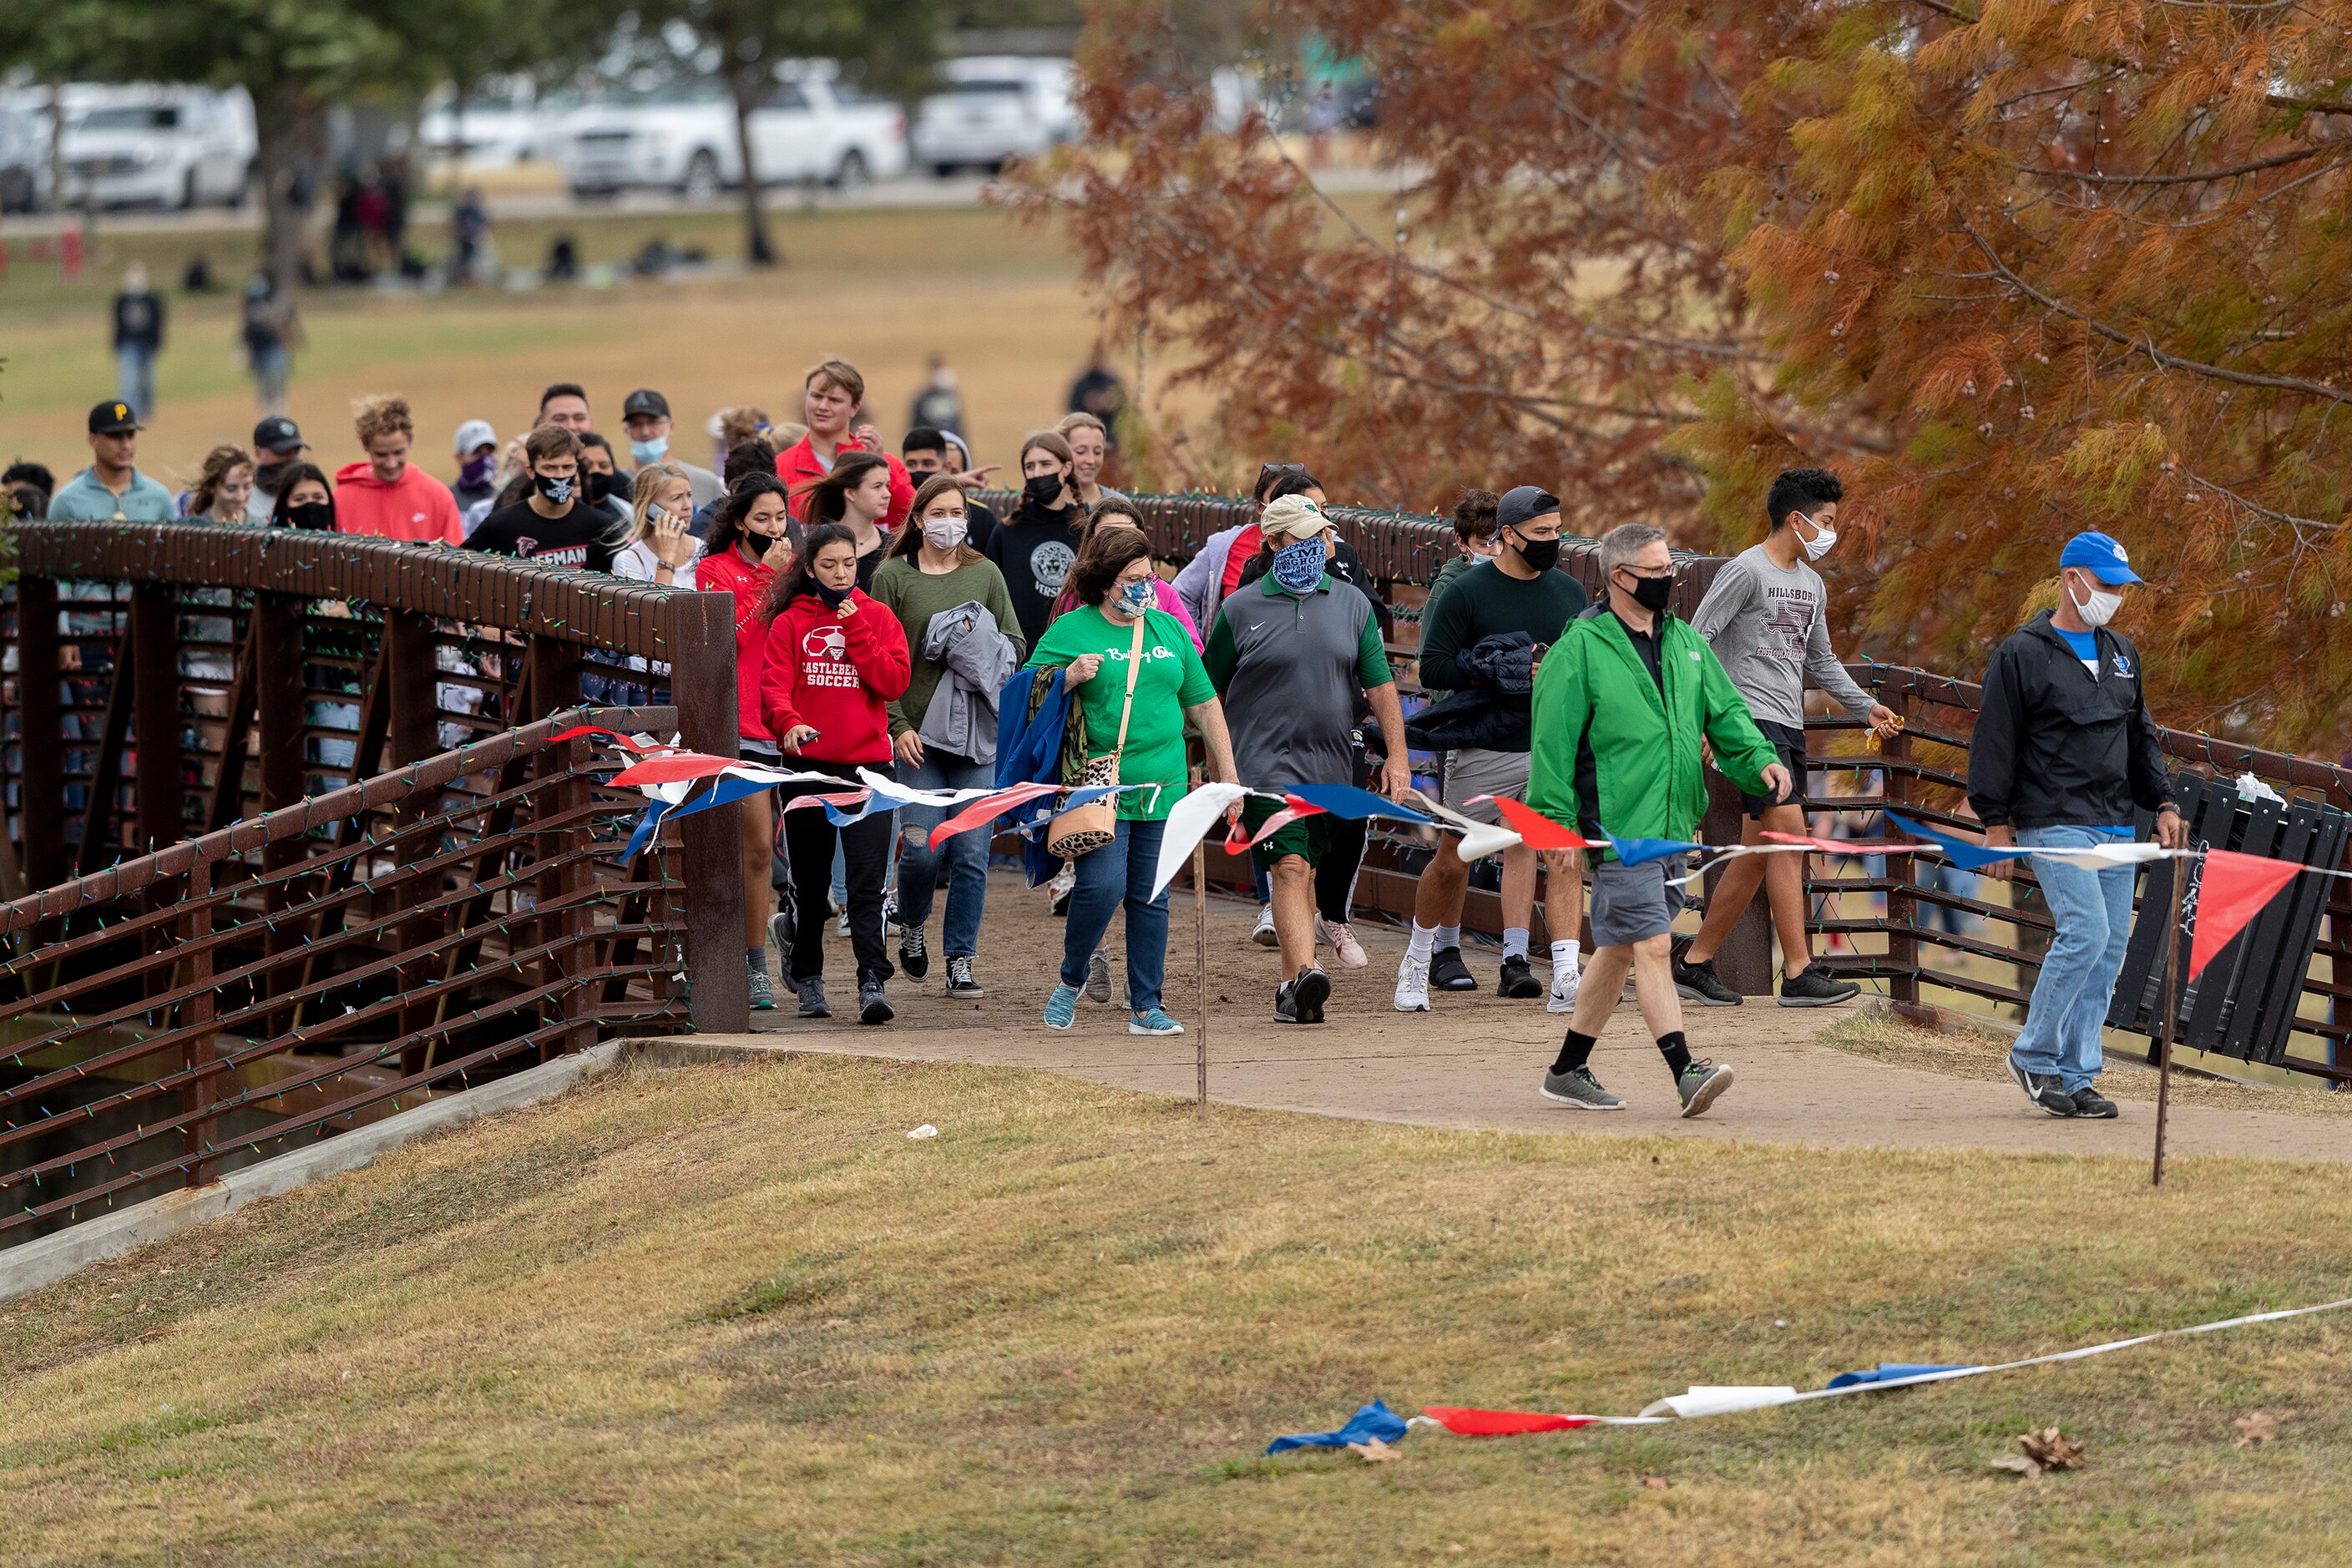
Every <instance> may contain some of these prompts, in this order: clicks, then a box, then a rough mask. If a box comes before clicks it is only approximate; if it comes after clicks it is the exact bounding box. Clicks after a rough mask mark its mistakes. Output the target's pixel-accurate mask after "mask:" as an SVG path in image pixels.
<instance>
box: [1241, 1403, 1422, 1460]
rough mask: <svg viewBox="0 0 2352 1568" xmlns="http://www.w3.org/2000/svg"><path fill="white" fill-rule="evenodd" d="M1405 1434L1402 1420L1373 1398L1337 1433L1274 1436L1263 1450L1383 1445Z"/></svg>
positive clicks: (1277, 1452)
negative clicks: (1374, 1442) (1364, 1444)
mask: <svg viewBox="0 0 2352 1568" xmlns="http://www.w3.org/2000/svg"><path fill="white" fill-rule="evenodd" d="M1404 1434H1405V1424H1404V1417H1403V1416H1402V1415H1398V1414H1397V1413H1396V1412H1395V1411H1393V1410H1391V1409H1390V1408H1389V1407H1388V1406H1387V1405H1383V1404H1381V1402H1380V1401H1379V1400H1377V1399H1375V1400H1373V1401H1372V1402H1371V1403H1370V1405H1365V1406H1364V1407H1363V1408H1362V1409H1360V1410H1359V1411H1357V1412H1356V1413H1355V1414H1354V1415H1350V1416H1349V1417H1348V1424H1347V1425H1346V1426H1342V1427H1340V1428H1339V1430H1338V1431H1337V1432H1301V1433H1298V1434H1297V1436H1289V1437H1276V1439H1275V1440H1274V1441H1273V1442H1271V1443H1268V1444H1267V1445H1266V1446H1265V1451H1266V1452H1267V1453H1269V1454H1286V1453H1288V1452H1289V1451H1290V1450H1291V1449H1293V1448H1344V1447H1347V1446H1348V1445H1349V1444H1350V1443H1369V1442H1370V1441H1371V1440H1372V1439H1373V1438H1375V1437H1378V1438H1379V1439H1380V1440H1381V1442H1383V1443H1393V1442H1396V1441H1397V1440H1398V1439H1400V1438H1402V1436H1404Z"/></svg>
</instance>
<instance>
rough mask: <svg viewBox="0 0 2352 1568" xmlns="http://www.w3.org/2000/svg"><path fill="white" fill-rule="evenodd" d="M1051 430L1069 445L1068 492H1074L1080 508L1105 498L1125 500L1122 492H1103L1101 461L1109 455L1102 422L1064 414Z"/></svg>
mask: <svg viewBox="0 0 2352 1568" xmlns="http://www.w3.org/2000/svg"><path fill="white" fill-rule="evenodd" d="M1054 428H1055V431H1056V432H1057V433H1059V434H1060V436H1061V437H1062V439H1063V440H1065V441H1067V442H1068V443H1069V444H1070V461H1071V467H1072V469H1073V482H1072V484H1071V487H1070V488H1071V489H1074V490H1076V492H1077V496H1078V502H1079V504H1080V505H1082V506H1092V505H1094V504H1095V503H1096V502H1097V501H1099V500H1102V499H1103V497H1105V496H1118V498H1119V499H1120V500H1126V499H1127V496H1126V494H1125V492H1124V491H1120V490H1113V489H1104V488H1103V485H1102V482H1101V480H1102V469H1103V459H1104V458H1106V457H1108V456H1109V454H1110V432H1109V430H1108V428H1107V427H1105V426H1104V425H1103V422H1102V421H1101V420H1099V419H1097V418H1096V417H1095V416H1093V415H1091V414H1067V415H1064V416H1062V421H1061V423H1060V424H1058V425H1056V426H1054Z"/></svg>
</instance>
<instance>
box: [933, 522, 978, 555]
mask: <svg viewBox="0 0 2352 1568" xmlns="http://www.w3.org/2000/svg"><path fill="white" fill-rule="evenodd" d="M970 528H971V524H970V523H968V522H966V521H964V520H963V519H962V518H960V517H927V518H925V519H924V520H923V541H924V542H925V543H927V544H929V546H930V547H931V548H932V549H934V550H953V549H954V548H955V547H956V546H957V545H959V544H961V543H962V542H963V536H964V534H965V532H966V531H969V529H970Z"/></svg>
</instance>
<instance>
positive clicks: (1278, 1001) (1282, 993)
mask: <svg viewBox="0 0 2352 1568" xmlns="http://www.w3.org/2000/svg"><path fill="white" fill-rule="evenodd" d="M1274 1021H1275V1022H1276V1023H1277V1024H1296V1023H1297V1022H1298V986H1297V983H1296V982H1293V981H1288V980H1286V981H1284V982H1283V983H1282V984H1279V985H1277V986H1276V987H1275V988H1274Z"/></svg>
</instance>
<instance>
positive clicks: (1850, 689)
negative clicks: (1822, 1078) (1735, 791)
mask: <svg viewBox="0 0 2352 1568" xmlns="http://www.w3.org/2000/svg"><path fill="white" fill-rule="evenodd" d="M1844 494H1845V487H1844V486H1843V485H1841V484H1840V483H1839V482H1838V479H1837V476H1836V475H1835V474H1832V473H1831V472H1829V471H1828V470H1827V469H1825V468H1791V469H1790V470H1789V471H1788V472H1786V473H1784V474H1782V475H1780V478H1778V479H1774V480H1773V481H1772V489H1771V490H1770V492H1769V494H1768V495H1767V497H1766V498H1765V502H1764V510H1765V513H1766V515H1767V516H1768V518H1769V520H1770V522H1771V531H1770V532H1769V534H1767V535H1766V537H1765V540H1764V542H1763V543H1761V544H1759V545H1756V546H1754V547H1753V548H1751V549H1748V550H1744V551H1741V552H1739V553H1738V555H1736V556H1734V557H1733V558H1732V559H1731V561H1730V562H1729V563H1727V564H1726V565H1725V566H1724V568H1723V570H1722V571H1721V572H1719V573H1717V574H1716V579H1715V581H1714V583H1713V584H1709V586H1708V588H1707V591H1706V597H1705V598H1704V599H1702V600H1700V601H1699V606H1698V610H1697V612H1696V614H1694V615H1693V616H1691V626H1692V629H1694V630H1695V631H1696V632H1697V633H1698V635H1699V636H1701V637H1705V638H1706V640H1707V643H1708V646H1709V647H1712V648H1713V649H1714V650H1715V657H1716V658H1717V659H1718V660H1720V661H1721V662H1722V665H1723V668H1724V670H1725V672H1726V673H1727V674H1728V675H1729V676H1730V677H1731V684H1732V685H1733V686H1734V687H1735V688H1737V689H1738V692H1739V695H1740V697H1741V699H1742V700H1745V701H1746V702H1747V704H1748V712H1749V713H1750V714H1752V715H1753V716H1754V717H1755V720H1756V727H1757V728H1758V729H1759V730H1761V731H1764V738H1765V739H1766V740H1768V741H1769V742H1772V749H1773V750H1774V751H1776V752H1780V763H1781V765H1782V766H1783V767H1786V768H1787V769H1788V770H1789V777H1790V779H1791V780H1792V781H1793V784H1792V787H1791V788H1790V792H1789V798H1788V799H1787V800H1785V801H1780V802H1775V801H1773V800H1772V799H1771V798H1770V797H1769V796H1766V795H1742V796H1741V797H1740V798H1741V803H1742V804H1743V805H1745V806H1746V807H1747V809H1748V821H1747V824H1746V826H1745V828H1744V830H1743V831H1742V833H1741V835H1740V837H1741V841H1742V842H1743V843H1748V844H1755V843H1759V842H1761V838H1760V835H1761V834H1762V833H1764V832H1773V833H1797V834H1801V833H1803V832H1804V831H1805V687H1806V685H1807V683H1808V681H1809V680H1810V682H1811V684H1812V685H1814V686H1817V687H1819V688H1820V689H1822V690H1824V691H1826V692H1828V693H1829V694H1830V695H1831V696H1832V697H1834V698H1836V699H1837V700H1838V701H1839V702H1840V703H1842V704H1843V706H1844V707H1845V709H1846V710H1847V711H1848V712H1850V713H1852V714H1853V715H1854V716H1855V717H1856V718H1859V719H1862V720H1864V721H1866V722H1868V724H1869V725H1870V727H1871V728H1872V729H1874V730H1875V731H1878V733H1879V734H1881V735H1893V734H1894V733H1895V731H1897V730H1898V729H1900V728H1901V724H1900V721H1897V720H1896V718H1895V710H1893V709H1892V708H1889V707H1887V706H1886V705H1885V704H1884V703H1881V702H1876V701H1874V700H1872V699H1871V695H1870V693H1869V692H1867V691H1864V689H1862V688H1861V687H1860V686H1857V685H1856V684H1854V680H1853V677H1852V676H1850V675H1848V674H1846V672H1845V666H1844V665H1843V664H1842V663H1840V662H1839V661H1838V657H1837V655H1836V653H1835V652H1833V651H1832V649H1831V647H1830V633H1829V626H1828V625H1827V623H1826V622H1825V621H1824V620H1823V618H1822V605H1823V603H1824V602H1825V601H1826V600H1827V598H1828V596H1829V595H1828V589H1827V588H1826V587H1825V586H1824V584H1822V577H1821V574H1820V573H1818V572H1816V571H1814V570H1813V569H1812V567H1811V566H1810V565H1808V564H1807V563H1808V562H1811V561H1818V560H1820V559H1821V558H1822V556H1824V555H1827V554H1828V553H1829V552H1830V550H1831V548H1832V546H1834V545H1835V544H1836V543H1837V504H1838V501H1839V500H1840V499H1841V498H1843V496H1844ZM1759 882H1761V883H1762V884H1763V885H1764V889H1765V896H1766V900H1767V901H1768V902H1769V904H1770V905H1771V909H1772V924H1773V927H1774V928H1775V929H1776V930H1777V931H1779V932H1780V965H1781V972H1780V1005H1781V1006H1783V1007H1825V1006H1828V1005H1831V1004H1832V1003H1837V1002H1843V1001H1845V1000H1847V999H1848V998H1849V997H1852V996H1853V995H1855V994H1857V993H1859V992H1860V991H1861V989H1862V988H1861V987H1860V986H1858V985H1855V984H1853V983H1851V982H1849V981H1843V980H1836V979H1832V977H1831V975H1830V973H1829V971H1828V969H1827V968H1825V967H1824V966H1822V965H1821V964H1818V963H1814V962H1813V961H1812V943H1811V938H1810V937H1809V936H1808V935H1807V933H1806V931H1805V877H1804V866H1803V864H1802V858H1801V857H1799V856H1795V855H1748V856H1743V857H1741V858H1738V859H1737V860H1734V861H1732V862H1731V864H1730V866H1729V867H1727V868H1726V869H1725V871H1724V873H1723V879H1722V880H1721V881H1719V882H1717V884H1716V888H1715V892H1714V894H1713V896H1712V897H1710V898H1709V899H1708V900H1707V904H1706V923H1705V924H1704V925H1703V926H1701V927H1700V928H1699V933H1698V935H1697V936H1696V937H1694V938H1693V939H1692V940H1691V942H1690V945H1689V946H1688V947H1687V948H1686V949H1685V950H1684V951H1683V952H1682V953H1681V954H1679V955H1678V956H1677V957H1676V958H1675V988H1676V989H1677V990H1678V991H1680V992H1681V993H1682V994H1683V995H1685V996H1686V997H1688V998H1689V999H1690V1000H1692V1001H1694V1002H1703V1003H1706V1005H1709V1006H1715V1007H1736V1006H1738V1005H1739V1004H1740V1001H1741V997H1740V994H1739V993H1738V992H1737V991H1734V990H1732V989H1731V987H1729V986H1728V985H1726V984H1724V983H1723V981H1722V980H1721V978H1719V977H1718V976H1717V974H1716V973H1715V955H1716V952H1717V951H1718V950H1719V949H1720V948H1721V947H1722V946H1723V942H1724V939H1725V938H1727V937H1728V936H1729V935H1730V934H1731V928H1732V927H1733V926H1735V925H1737V924H1738V922H1739V917H1740V916H1741V915H1742V914H1745V913H1746V912H1747V910H1748V903H1749V902H1750V901H1751V900H1753V899H1754V898H1755V897H1756V888H1757V884H1758V883H1759Z"/></svg>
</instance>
